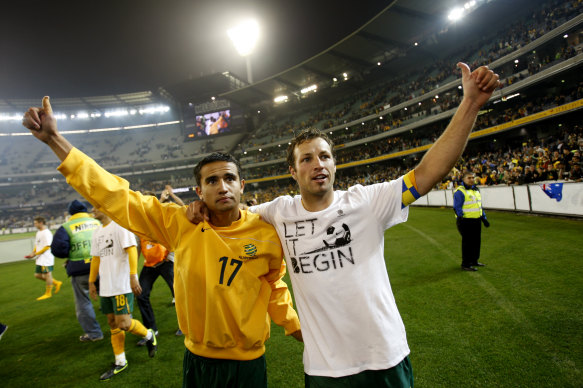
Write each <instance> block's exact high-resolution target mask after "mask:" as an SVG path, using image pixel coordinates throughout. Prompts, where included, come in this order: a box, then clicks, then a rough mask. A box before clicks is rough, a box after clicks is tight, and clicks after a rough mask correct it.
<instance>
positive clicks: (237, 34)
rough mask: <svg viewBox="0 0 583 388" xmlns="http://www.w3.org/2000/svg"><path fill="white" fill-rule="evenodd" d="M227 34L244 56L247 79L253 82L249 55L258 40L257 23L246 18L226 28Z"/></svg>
mask: <svg viewBox="0 0 583 388" xmlns="http://www.w3.org/2000/svg"><path fill="white" fill-rule="evenodd" d="M227 35H228V36H229V38H230V39H231V41H232V42H233V44H234V45H235V49H236V50H237V52H238V53H239V55H241V56H242V57H244V58H245V63H246V65H247V81H249V83H250V84H252V83H253V74H252V71H251V59H250V55H251V53H252V52H253V49H254V48H255V45H256V44H257V41H258V40H259V24H258V23H257V21H255V20H252V19H250V20H246V21H244V22H241V23H240V24H238V25H236V26H235V27H233V28H230V29H229V30H227Z"/></svg>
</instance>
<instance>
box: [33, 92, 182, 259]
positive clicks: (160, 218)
mask: <svg viewBox="0 0 583 388" xmlns="http://www.w3.org/2000/svg"><path fill="white" fill-rule="evenodd" d="M22 124H23V125H24V126H25V127H26V128H28V129H29V130H30V132H31V133H32V134H33V135H34V137H36V138H37V139H39V140H40V141H42V142H43V143H45V144H47V145H48V146H49V147H50V148H51V149H52V150H53V152H54V153H55V154H56V155H57V157H58V158H59V159H60V160H61V162H62V163H61V165H60V166H59V167H58V170H59V171H60V172H61V173H62V174H63V175H64V176H65V177H66V179H67V183H68V184H69V185H70V186H71V187H73V188H74V189H75V190H76V191H77V192H78V193H79V194H81V195H82V196H83V197H84V198H85V199H86V200H88V201H89V202H90V203H91V204H92V205H94V206H95V207H96V208H98V209H100V210H101V211H103V212H104V213H105V214H107V215H108V216H109V217H111V219H112V220H114V221H115V222H116V223H117V224H119V225H121V226H122V227H124V228H126V229H128V230H131V231H132V232H134V233H136V234H139V235H142V236H147V237H148V238H149V239H151V240H153V241H157V242H159V243H161V244H162V245H164V246H167V247H173V246H174V242H175V241H176V228H178V226H177V222H175V221H176V216H180V213H185V212H186V210H185V209H183V208H181V207H178V206H175V205H172V206H162V205H161V204H160V202H159V201H158V200H157V199H156V198H154V197H152V196H143V195H142V194H141V193H139V192H135V191H132V190H130V188H129V182H128V181H126V180H125V179H122V178H120V177H118V176H115V175H113V174H111V173H109V172H107V171H106V170H105V169H103V168H102V167H101V166H99V165H98V164H97V163H96V162H95V161H94V160H93V159H91V158H89V157H88V156H86V155H84V154H83V153H82V152H81V151H79V150H78V149H76V148H74V147H73V146H72V145H71V143H69V142H68V141H67V140H66V139H65V138H64V137H63V136H62V135H61V134H60V133H59V131H58V129H57V120H56V119H55V117H54V115H53V110H52V108H51V104H50V101H49V98H48V97H44V98H43V101H42V107H40V108H37V107H33V108H30V109H29V110H28V111H27V112H26V113H25V114H24V117H23V119H22Z"/></svg>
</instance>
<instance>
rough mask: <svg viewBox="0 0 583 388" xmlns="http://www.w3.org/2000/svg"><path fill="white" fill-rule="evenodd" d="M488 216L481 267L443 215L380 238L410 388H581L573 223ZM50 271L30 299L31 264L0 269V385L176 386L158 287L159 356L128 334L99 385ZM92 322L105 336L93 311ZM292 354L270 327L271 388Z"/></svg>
mask: <svg viewBox="0 0 583 388" xmlns="http://www.w3.org/2000/svg"><path fill="white" fill-rule="evenodd" d="M488 218H489V219H490V221H491V223H492V227H491V228H489V229H483V238H482V256H481V261H483V262H484V263H486V264H487V266H486V267H485V268H480V270H479V271H478V272H473V273H469V272H463V271H461V270H460V268H459V265H460V261H461V259H460V250H461V248H460V237H459V235H458V233H457V231H456V229H455V220H454V217H453V214H452V211H451V209H423V208H413V209H411V214H410V217H409V221H408V222H407V223H405V224H401V225H397V226H395V227H394V228H392V229H390V230H389V231H388V232H387V233H386V247H385V256H386V260H387V266H388V271H389V276H390V278H391V284H392V288H393V292H394V294H395V298H396V300H397V305H398V306H399V310H400V312H401V315H402V317H403V320H404V322H405V327H406V328H407V336H408V341H409V346H410V348H411V356H410V357H411V361H412V364H413V371H414V376H415V385H416V387H431V388H433V387H448V388H449V387H580V386H581V385H582V384H581V381H583V376H582V373H581V370H582V369H583V346H582V345H583V262H582V258H583V245H582V244H581V241H582V240H581V237H582V236H583V233H582V232H583V222H582V221H577V220H567V219H558V218H547V217H536V216H529V215H517V214H511V213H502V212H489V216H488ZM56 264H57V265H56V266H55V272H54V274H55V277H56V278H57V279H59V280H66V281H65V283H64V285H63V288H62V290H61V292H60V293H59V294H58V295H55V296H54V297H53V298H51V299H48V300H45V301H38V302H37V301H36V300H35V298H36V297H37V296H40V295H41V294H42V293H43V291H44V285H43V283H42V282H41V281H39V280H37V279H34V276H33V273H34V263H32V262H29V261H23V262H17V263H8V264H2V265H0V287H1V290H2V291H1V293H0V321H2V322H3V323H6V324H8V325H9V326H10V328H9V329H8V331H7V333H6V334H5V336H4V337H3V338H2V340H1V341H0V360H1V361H2V365H1V367H0V385H2V386H3V387H28V386H56V387H93V386H96V387H97V386H103V384H109V385H115V386H116V387H179V386H181V379H182V356H183V352H184V344H183V339H182V338H181V337H175V336H174V331H175V330H176V325H177V324H176V316H175V313H174V309H173V308H172V306H171V305H170V301H171V295H170V291H169V290H168V288H167V286H166V284H165V283H164V281H163V280H159V281H157V282H156V284H155V286H154V290H153V292H152V304H153V306H154V311H155V313H156V318H157V321H158V326H159V331H160V335H159V350H158V354H157V355H156V357H155V358H154V359H149V357H148V356H147V354H146V350H145V349H144V348H137V347H135V343H136V342H137V340H138V339H137V338H136V337H134V336H133V335H131V334H128V335H127V336H126V356H127V358H128V361H129V367H128V369H127V370H126V371H124V372H123V373H122V374H120V375H118V376H115V377H114V379H112V380H111V381H109V382H105V383H102V382H99V375H100V374H101V373H102V372H104V371H105V370H106V369H107V368H108V367H109V365H110V363H111V362H112V361H113V354H112V350H111V345H110V342H109V334H108V331H107V330H105V333H106V338H105V340H103V341H100V342H95V343H80V342H79V340H78V337H79V335H80V334H82V333H81V329H80V327H79V324H78V323H77V320H76V319H75V312H74V303H73V292H72V290H71V284H70V282H69V281H68V280H67V279H66V274H65V271H64V269H63V268H62V266H61V265H60V262H57V263H56ZM363 281H366V279H363ZM288 284H289V280H288ZM95 306H97V302H95ZM136 318H138V319H141V317H140V314H139V312H138V311H137V306H136ZM98 319H99V321H100V323H101V325H102V327H103V328H104V329H106V328H107V323H106V320H105V317H104V316H103V315H101V314H100V313H99V312H98ZM346 335H350V333H346ZM302 348H303V346H302V345H301V344H299V343H297V342H296V341H295V340H293V339H291V338H289V337H285V336H284V335H283V330H282V329H281V328H279V327H277V326H272V337H271V339H270V340H269V341H268V342H267V353H266V358H267V369H268V379H269V385H270V386H271V387H276V388H278V387H303V368H302Z"/></svg>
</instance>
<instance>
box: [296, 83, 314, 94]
mask: <svg viewBox="0 0 583 388" xmlns="http://www.w3.org/2000/svg"><path fill="white" fill-rule="evenodd" d="M317 89H318V85H316V84H314V85H310V86H308V87H305V88H303V89H302V90H300V92H301V93H302V94H306V93H309V92H315V91H316V90H317Z"/></svg>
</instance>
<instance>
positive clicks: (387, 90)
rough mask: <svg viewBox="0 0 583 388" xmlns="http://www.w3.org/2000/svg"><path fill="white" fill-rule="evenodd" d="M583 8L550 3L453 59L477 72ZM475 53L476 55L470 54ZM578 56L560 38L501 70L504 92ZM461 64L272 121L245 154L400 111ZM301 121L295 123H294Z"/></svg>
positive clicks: (405, 115) (440, 107)
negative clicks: (307, 131)
mask: <svg viewBox="0 0 583 388" xmlns="http://www.w3.org/2000/svg"><path fill="white" fill-rule="evenodd" d="M582 9H583V3H582V2H579V1H567V2H565V1H550V2H548V3H547V4H545V5H544V6H543V7H542V8H541V9H540V10H539V11H538V12H534V13H533V14H532V15H531V17H530V18H529V19H527V20H524V21H517V22H516V23H514V24H512V25H510V26H508V27H507V28H506V29H505V30H504V31H499V32H497V33H496V34H494V35H492V36H488V37H482V39H481V40H480V41H478V42H476V44H475V45H474V46H470V47H463V48H462V49H461V51H460V52H459V53H457V54H456V55H454V56H451V57H452V58H467V57H468V56H471V59H472V60H471V61H469V65H470V67H471V68H472V69H473V68H477V67H479V66H481V65H487V64H490V63H492V62H493V61H495V60H496V59H499V58H501V57H503V56H505V55H507V54H509V53H511V52H513V51H515V50H517V49H519V48H520V47H522V46H524V45H526V44H527V43H529V42H531V41H532V40H534V39H536V38H539V37H541V36H542V35H544V34H545V33H547V32H549V31H551V30H552V29H554V28H556V27H557V26H559V25H560V24H562V23H564V22H566V21H568V20H569V19H570V18H572V17H574V16H577V15H578V14H579V13H581V10H582ZM470 53H473V55H470ZM576 54H577V51H576V49H575V47H573V46H572V45H569V44H568V43H567V42H566V41H565V39H564V38H563V37H562V36H561V37H557V38H556V39H555V40H554V44H553V45H550V46H549V45H547V47H543V48H541V49H540V50H535V53H530V54H529V55H527V56H525V57H524V58H521V59H520V61H519V62H518V64H515V63H514V62H511V63H510V64H509V65H508V66H502V67H500V68H496V71H497V72H498V73H499V74H500V77H501V80H502V81H503V85H502V86H503V87H504V86H508V85H511V84H513V83H515V82H517V81H519V80H521V79H523V78H524V77H526V76H530V75H533V74H535V73H538V72H540V71H542V70H544V69H546V68H547V67H549V66H550V65H552V64H555V63H557V62H560V61H563V60H566V59H569V58H571V57H573V56H575V55H576ZM456 62H457V60H456V61H455V62H454V61H453V59H452V60H449V61H446V60H436V61H434V62H432V63H430V64H428V66H426V67H425V68H423V69H414V71H412V72H410V73H407V74H402V75H401V76H399V77H397V78H391V79H389V80H386V81H385V82H378V80H376V81H375V84H376V85H378V84H379V83H380V86H375V87H372V88H370V89H368V90H364V91H362V92H360V93H356V94H353V95H352V96H351V97H350V98H349V99H348V100H347V99H346V98H341V100H340V101H339V102H335V103H326V104H325V105H322V106H320V107H319V109H318V110H317V113H313V114H310V115H309V116H308V117H304V116H305V115H300V114H298V115H289V116H287V117H288V118H287V119H285V120H280V121H283V122H278V121H277V120H271V121H270V122H268V123H267V124H266V125H265V126H264V127H262V128H260V129H259V130H258V131H257V133H256V134H254V136H253V137H252V138H251V139H250V141H249V142H248V143H247V144H245V146H243V147H242V149H243V150H245V149H248V148H250V147H254V146H260V145H261V144H268V143H272V142H276V141H280V140H283V139H288V138H291V137H293V134H294V131H298V130H301V129H304V128H308V127H313V126H316V127H318V128H320V129H328V128H331V127H333V126H337V125H342V124H346V123H349V122H352V121H354V120H358V119H360V118H362V117H366V116H369V115H372V114H378V113H380V112H381V111H383V110H384V107H385V106H387V105H390V106H395V105H398V104H400V103H402V102H404V101H408V100H412V99H413V98H415V97H418V96H421V95H424V94H425V93H427V92H429V91H431V90H434V89H435V88H437V87H439V86H440V85H444V84H446V83H448V82H450V81H453V80H455V79H457V77H458V75H457V73H456V70H455V69H456ZM460 96H461V93H459V92H458V93H449V95H448V97H447V98H444V96H440V98H431V99H429V100H426V101H423V102H420V103H419V104H417V105H412V106H410V107H409V108H408V109H407V110H402V111H399V112H394V113H393V114H392V117H389V118H387V120H388V122H389V123H390V125H388V126H390V127H397V126H400V125H402V124H403V123H404V122H407V121H409V120H411V119H416V118H419V117H423V116H427V115H429V114H436V113H439V112H443V111H446V110H449V109H451V108H454V107H456V106H457V105H458V104H459V100H460ZM291 117H295V118H291ZM262 160H268V157H266V156H265V154H262V155H260V156H258V161H262Z"/></svg>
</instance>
